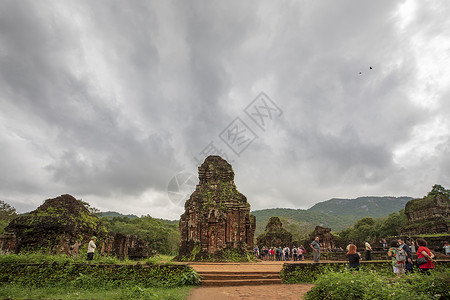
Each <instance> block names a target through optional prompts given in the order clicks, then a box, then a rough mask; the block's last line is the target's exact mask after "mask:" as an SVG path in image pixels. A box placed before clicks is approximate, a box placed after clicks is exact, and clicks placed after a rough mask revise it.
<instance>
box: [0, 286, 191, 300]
mask: <svg viewBox="0 0 450 300" xmlns="http://www.w3.org/2000/svg"><path fill="white" fill-rule="evenodd" d="M191 289H192V287H187V286H184V287H175V288H162V287H151V288H143V287H140V286H133V287H128V288H114V287H111V288H91V289H80V288H75V287H43V288H30V287H23V286H21V285H17V284H5V285H0V298H1V299H164V300H166V299H167V300H178V299H179V300H182V299H186V298H187V297H188V295H189V293H190V291H191Z"/></svg>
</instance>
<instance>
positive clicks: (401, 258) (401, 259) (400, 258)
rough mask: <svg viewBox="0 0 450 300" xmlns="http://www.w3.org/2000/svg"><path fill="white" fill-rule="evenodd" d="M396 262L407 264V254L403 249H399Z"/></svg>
mask: <svg viewBox="0 0 450 300" xmlns="http://www.w3.org/2000/svg"><path fill="white" fill-rule="evenodd" d="M395 260H396V261H397V262H400V263H403V262H406V252H405V250H403V247H401V248H398V249H397V253H396V254H395Z"/></svg>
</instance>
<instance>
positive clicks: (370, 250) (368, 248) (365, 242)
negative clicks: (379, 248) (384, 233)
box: [364, 240, 372, 260]
mask: <svg viewBox="0 0 450 300" xmlns="http://www.w3.org/2000/svg"><path fill="white" fill-rule="evenodd" d="M364 247H365V248H366V260H372V255H371V253H372V247H371V246H370V244H369V242H368V241H367V240H366V241H364Z"/></svg>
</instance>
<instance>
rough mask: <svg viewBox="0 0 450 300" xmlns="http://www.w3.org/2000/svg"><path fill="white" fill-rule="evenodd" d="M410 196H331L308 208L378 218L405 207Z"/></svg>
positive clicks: (344, 215) (352, 217)
mask: <svg viewBox="0 0 450 300" xmlns="http://www.w3.org/2000/svg"><path fill="white" fill-rule="evenodd" d="M412 199H413V198H411V197H359V198H356V199H338V198H333V199H330V200H328V201H324V202H320V203H317V204H316V205H314V206H313V207H311V208H310V209H308V211H311V212H319V213H324V214H327V215H332V216H339V217H346V218H349V219H353V220H355V221H356V220H358V219H361V218H365V217H371V218H380V217H384V216H387V215H389V214H390V213H393V212H397V211H399V210H400V209H403V208H405V204H406V202H408V201H409V200H412Z"/></svg>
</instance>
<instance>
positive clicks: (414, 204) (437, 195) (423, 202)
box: [405, 184, 450, 212]
mask: <svg viewBox="0 0 450 300" xmlns="http://www.w3.org/2000/svg"><path fill="white" fill-rule="evenodd" d="M438 199H439V200H440V201H441V202H442V204H441V205H446V206H450V190H447V189H446V188H444V187H443V186H441V185H438V184H435V185H434V186H433V188H432V189H431V191H430V192H429V193H428V194H427V195H426V196H425V197H423V198H421V199H414V200H411V201H409V202H408V203H407V204H406V206H405V210H406V212H413V211H417V210H420V209H423V208H427V207H430V206H433V205H435V203H436V201H437V200H438Z"/></svg>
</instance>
